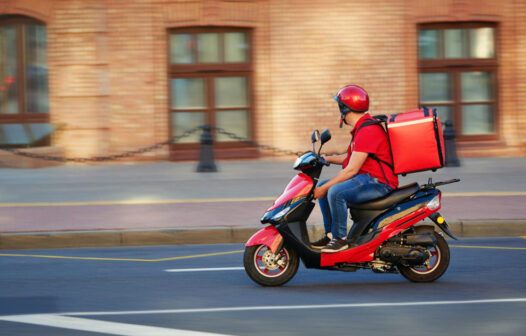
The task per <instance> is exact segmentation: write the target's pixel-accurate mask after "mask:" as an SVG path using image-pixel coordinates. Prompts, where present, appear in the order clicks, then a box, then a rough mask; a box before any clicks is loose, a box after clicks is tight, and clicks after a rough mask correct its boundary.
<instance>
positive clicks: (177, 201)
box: [0, 191, 526, 208]
mask: <svg viewBox="0 0 526 336" xmlns="http://www.w3.org/2000/svg"><path fill="white" fill-rule="evenodd" d="M442 196H446V197H479V196H526V191H488V192H458V193H453V192H452V193H442ZM274 200H276V197H275V196H265V197H236V198H195V199H167V200H148V199H146V200H118V201H85V202H27V203H22V202H18V203H0V208H17V207H49V206H57V207H67V206H92V205H156V204H189V203H222V202H223V203H227V202H259V201H268V202H272V201H274Z"/></svg>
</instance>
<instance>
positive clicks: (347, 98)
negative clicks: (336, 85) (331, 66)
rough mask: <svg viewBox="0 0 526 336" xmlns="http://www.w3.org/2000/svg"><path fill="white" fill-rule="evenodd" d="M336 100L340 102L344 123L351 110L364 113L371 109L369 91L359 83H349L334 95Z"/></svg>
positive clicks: (341, 121)
mask: <svg viewBox="0 0 526 336" xmlns="http://www.w3.org/2000/svg"><path fill="white" fill-rule="evenodd" d="M334 100H336V101H337V102H338V107H339V108H340V114H341V120H340V127H341V126H342V123H343V122H345V115H346V114H347V113H349V112H351V111H352V112H357V113H363V112H366V111H367V110H369V95H368V94H367V92H366V91H365V90H364V89H362V88H361V87H359V86H358V85H347V86H344V87H343V88H341V89H340V91H338V94H337V95H336V96H334Z"/></svg>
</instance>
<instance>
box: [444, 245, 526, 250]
mask: <svg viewBox="0 0 526 336" xmlns="http://www.w3.org/2000/svg"><path fill="white" fill-rule="evenodd" d="M449 247H462V248H473V249H492V250H526V247H500V246H470V245H449Z"/></svg>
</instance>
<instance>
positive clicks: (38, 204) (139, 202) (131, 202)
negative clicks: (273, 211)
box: [0, 196, 276, 208]
mask: <svg viewBox="0 0 526 336" xmlns="http://www.w3.org/2000/svg"><path fill="white" fill-rule="evenodd" d="M274 200H276V197H275V196H274V197H239V198H197V199H182V200H181V199H171V200H121V201H86V202H28V203H0V208H11V207H13V208H16V207H47V206H89V205H149V204H186V203H220V202H258V201H274Z"/></svg>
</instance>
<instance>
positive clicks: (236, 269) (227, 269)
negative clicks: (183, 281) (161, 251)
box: [164, 267, 245, 272]
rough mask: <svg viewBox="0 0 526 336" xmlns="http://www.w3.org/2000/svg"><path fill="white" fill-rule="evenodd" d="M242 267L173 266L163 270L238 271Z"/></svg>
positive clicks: (242, 268)
mask: <svg viewBox="0 0 526 336" xmlns="http://www.w3.org/2000/svg"><path fill="white" fill-rule="evenodd" d="M244 269H245V268H244V267H215V268H175V269H165V270H164V271H165V272H213V271H240V270H244Z"/></svg>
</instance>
